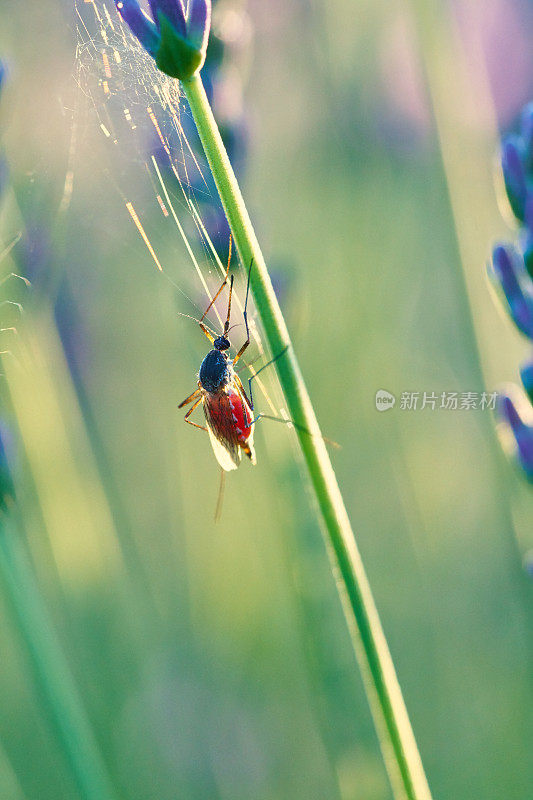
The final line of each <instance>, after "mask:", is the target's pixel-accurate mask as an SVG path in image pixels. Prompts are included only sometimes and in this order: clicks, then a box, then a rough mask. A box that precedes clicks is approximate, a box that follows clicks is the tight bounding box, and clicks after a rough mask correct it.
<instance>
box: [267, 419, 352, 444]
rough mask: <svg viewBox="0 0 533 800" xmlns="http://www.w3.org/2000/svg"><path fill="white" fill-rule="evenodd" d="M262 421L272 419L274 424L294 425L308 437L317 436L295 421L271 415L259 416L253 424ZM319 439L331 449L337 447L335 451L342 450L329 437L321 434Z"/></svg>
mask: <svg viewBox="0 0 533 800" xmlns="http://www.w3.org/2000/svg"><path fill="white" fill-rule="evenodd" d="M260 419H271V420H272V421H273V422H282V423H283V424H284V425H293V426H294V427H295V428H297V429H298V430H299V431H302V432H303V433H307V434H308V436H315V434H313V433H311V431H310V430H309V429H308V428H306V427H304V426H303V425H300V424H299V423H298V422H295V421H294V420H293V419H284V418H283V417H272V416H270V415H269V414H262V413H261V414H258V415H257V417H254V419H253V420H252V422H251V424H252V425H254V424H255V423H256V422H258V421H259V420H260ZM319 438H320V439H322V440H323V441H324V442H326V444H329V445H331V447H335V449H337V450H340V449H341V445H340V444H339V443H338V442H335V441H334V440H333V439H329V438H328V437H327V436H322V434H319Z"/></svg>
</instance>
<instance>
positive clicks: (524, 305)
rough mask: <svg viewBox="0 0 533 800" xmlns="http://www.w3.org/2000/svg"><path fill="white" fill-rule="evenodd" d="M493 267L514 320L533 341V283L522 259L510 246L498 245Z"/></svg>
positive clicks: (493, 256)
mask: <svg viewBox="0 0 533 800" xmlns="http://www.w3.org/2000/svg"><path fill="white" fill-rule="evenodd" d="M492 265H493V268H494V273H495V275H496V277H497V279H498V281H499V282H500V284H501V287H502V289H503V293H504V294H505V297H506V299H507V302H508V304H509V310H510V312H511V316H512V318H513V320H514V321H515V323H516V325H517V327H518V328H519V330H521V331H522V333H524V334H525V335H526V336H527V337H529V339H532V340H533V283H532V281H531V278H530V277H529V275H528V274H527V272H526V270H525V266H524V262H523V260H522V258H521V257H520V255H519V254H518V253H517V252H516V250H515V249H514V248H513V247H511V246H510V245H497V246H496V247H495V248H494V251H493V254H492Z"/></svg>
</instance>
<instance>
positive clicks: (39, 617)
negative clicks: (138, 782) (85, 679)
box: [0, 512, 116, 800]
mask: <svg viewBox="0 0 533 800" xmlns="http://www.w3.org/2000/svg"><path fill="white" fill-rule="evenodd" d="M0 514H1V512H0ZM0 575H1V577H2V582H3V586H4V587H5V592H6V596H7V598H8V600H9V602H10V605H11V608H12V611H13V615H14V616H15V618H16V620H17V627H18V630H19V632H20V635H21V637H22V640H23V642H24V645H25V647H26V650H27V654H28V656H29V661H30V664H31V667H32V670H33V675H34V679H35V683H36V685H37V688H38V690H39V692H40V695H41V697H42V699H43V700H44V702H45V705H46V709H47V712H48V716H49V718H50V720H51V722H52V724H53V726H54V728H55V730H56V733H57V736H58V739H59V741H60V743H61V746H62V749H63V752H64V754H65V757H66V760H67V762H68V764H69V767H70V771H71V773H72V776H73V778H74V781H75V782H76V786H77V788H78V791H79V794H80V797H82V798H84V800H116V795H115V793H114V791H113V789H112V788H111V783H110V780H109V778H108V775H107V771H106V767H105V765H104V763H103V761H102V759H101V757H100V753H99V751H98V746H97V744H96V741H95V739H94V736H93V733H92V729H91V726H90V723H89V721H88V719H87V717H86V714H85V711H84V709H83V706H82V703H81V700H80V698H79V695H78V692H77V690H76V687H75V684H74V681H73V678H72V675H71V672H70V669H69V667H68V664H67V662H66V660H65V657H64V655H63V652H62V649H61V645H60V643H59V641H58V639H57V637H56V635H55V632H54V629H53V626H52V623H51V620H50V619H49V617H48V614H47V612H46V609H45V606H44V604H43V600H42V598H41V596H40V593H39V590H38V588H37V585H36V582H35V577H34V575H33V571H32V568H31V566H30V563H29V559H28V556H27V553H26V551H25V546H24V543H23V542H22V541H21V539H20V531H19V530H18V529H17V527H16V526H15V525H14V524H13V522H12V520H10V519H9V518H8V517H7V516H6V515H4V514H1V516H0Z"/></svg>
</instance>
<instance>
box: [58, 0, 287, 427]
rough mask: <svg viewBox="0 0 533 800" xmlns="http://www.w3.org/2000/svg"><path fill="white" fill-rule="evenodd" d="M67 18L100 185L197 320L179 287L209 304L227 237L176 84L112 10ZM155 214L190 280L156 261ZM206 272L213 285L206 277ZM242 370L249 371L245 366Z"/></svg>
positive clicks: (102, 5)
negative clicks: (101, 156) (109, 190)
mask: <svg viewBox="0 0 533 800" xmlns="http://www.w3.org/2000/svg"><path fill="white" fill-rule="evenodd" d="M75 12H76V34H77V46H76V81H77V85H78V87H79V92H80V93H81V96H82V98H83V99H84V100H85V103H86V106H87V107H88V109H89V114H90V116H91V117H92V118H93V121H94V125H95V127H97V128H98V129H99V130H100V132H101V134H102V136H103V137H104V140H105V143H106V146H109V148H111V157H110V159H109V160H110V162H111V163H112V169H111V170H108V169H106V179H108V180H109V179H110V180H111V184H112V186H113V188H114V190H115V192H116V194H117V197H118V198H119V199H120V201H121V202H122V203H123V207H124V211H125V214H126V215H127V216H128V218H129V219H130V220H131V222H132V224H133V225H134V226H135V228H136V230H137V232H138V234H139V236H140V238H141V240H142V242H143V243H144V246H145V247H146V249H147V251H148V253H149V254H150V256H151V258H152V260H153V263H154V266H155V268H156V270H157V271H158V272H159V273H161V275H162V276H164V277H165V279H166V280H167V281H168V282H169V283H170V284H171V285H172V286H173V287H174V288H175V289H176V290H177V291H178V292H179V293H180V295H181V296H182V297H183V298H184V299H185V300H186V302H187V305H188V307H184V311H183V316H192V317H193V318H195V317H196V318H199V317H200V316H201V314H202V313H203V310H204V308H205V306H204V308H201V305H202V304H203V300H200V296H199V295H196V294H195V298H196V300H192V299H191V298H190V297H189V295H188V294H187V292H186V291H185V290H184V288H183V286H186V287H187V286H196V287H197V288H198V287H201V291H202V292H203V293H204V296H205V298H206V301H207V302H206V303H205V305H207V303H209V302H210V301H211V298H212V296H213V293H214V291H216V290H217V288H218V286H219V285H220V280H222V278H223V276H224V274H225V260H226V259H225V255H224V253H227V247H228V241H229V236H228V228H227V223H226V220H225V217H224V214H223V212H222V207H221V204H220V200H219V198H218V194H217V192H216V187H215V186H214V183H213V180H212V177H211V175H210V173H209V169H208V167H207V165H206V162H205V161H204V156H203V153H202V150H201V145H200V142H199V139H198V135H197V133H196V130H195V128H194V124H193V122H192V119H191V117H190V112H189V110H188V107H187V105H186V103H185V101H184V98H183V96H182V94H181V92H180V85H179V82H178V81H176V80H174V79H172V78H169V77H168V76H166V75H164V74H163V73H161V72H159V70H158V69H157V68H156V66H155V63H154V61H153V59H152V58H151V57H150V56H149V55H148V54H147V53H146V52H145V51H144V50H143V48H142V47H141V46H140V44H138V42H137V41H136V39H135V38H134V37H133V36H132V35H131V34H130V32H129V30H128V29H127V28H126V26H125V25H124V23H123V22H122V20H121V18H120V17H119V15H118V14H117V12H116V10H115V6H114V3H112V2H109V0H75ZM69 185H70V187H71V186H72V177H71V179H70V183H69ZM66 188H67V187H66ZM147 198H148V200H147ZM154 209H155V210H157V213H158V214H161V216H162V217H163V218H164V220H165V224H167V223H168V224H170V225H173V226H174V230H175V233H176V234H177V236H178V237H179V239H180V240H181V241H182V243H183V246H184V248H185V251H186V253H187V256H188V259H189V260H190V265H191V268H192V270H193V271H194V272H193V273H192V274H189V275H187V276H184V275H181V274H179V272H177V271H176V269H177V268H175V267H174V265H172V266H169V265H168V264H166V263H165V262H164V257H163V256H162V255H161V250H162V247H161V245H160V244H159V245H158V238H159V234H158V235H152V233H151V231H150V220H153V214H154ZM213 218H214V220H215V224H214V225H213ZM207 219H209V220H210V225H209V226H208V225H207ZM217 221H218V224H217ZM208 227H209V231H208ZM221 256H222V257H221ZM173 269H174V271H173ZM180 269H181V270H182V269H183V266H181V268H180ZM245 272H246V270H242V273H243V274H245ZM213 273H214V277H215V279H214V280H212V279H211V280H210V279H209V275H213ZM195 276H196V277H195ZM219 276H221V277H220V278H219ZM243 294H244V292H243ZM234 302H235V305H236V307H237V308H238V309H239V310H240V311H241V313H242V310H243V307H244V303H243V300H242V298H241V297H239V294H238V292H237V291H235V292H234ZM185 311H186V312H190V313H185ZM213 311H214V314H215V315H216V317H217V319H218V324H219V325H220V326H222V319H221V315H220V311H219V310H218V309H217V308H216V307H215V306H214V307H213ZM249 311H250V310H249ZM180 313H181V312H180ZM249 322H250V334H251V337H252V341H253V342H254V344H255V348H254V349H255V350H256V352H257V353H258V356H259V359H260V360H261V361H263V360H264V357H265V348H264V346H263V342H262V338H261V334H260V331H259V329H258V326H257V325H256V324H255V320H254V315H253V313H249ZM253 360H254V362H255V361H256V359H255V358H254V359H253ZM258 368H259V367H258ZM250 371H251V372H252V373H254V372H255V370H254V368H253V365H252V366H251V367H250ZM256 384H257V387H258V389H259V391H260V392H261V393H262V394H263V396H264V398H265V399H266V401H267V403H268V405H269V407H270V409H271V411H272V412H273V413H274V414H277V413H278V410H277V409H276V407H275V405H274V403H273V401H272V399H271V397H270V395H269V393H268V392H267V390H266V387H265V385H264V383H263V381H262V380H261V379H260V378H257V379H256Z"/></svg>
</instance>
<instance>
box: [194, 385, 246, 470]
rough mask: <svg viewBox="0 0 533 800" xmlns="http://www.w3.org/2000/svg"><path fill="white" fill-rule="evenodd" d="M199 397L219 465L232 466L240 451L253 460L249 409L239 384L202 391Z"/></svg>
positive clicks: (236, 462)
mask: <svg viewBox="0 0 533 800" xmlns="http://www.w3.org/2000/svg"><path fill="white" fill-rule="evenodd" d="M203 400H204V412H205V418H206V421H207V429H208V432H209V434H210V436H211V444H212V445H213V449H214V451H215V455H216V456H217V459H218V461H219V463H220V464H221V466H222V467H223V468H224V469H235V468H236V467H237V466H238V464H239V462H240V460H241V454H242V453H244V454H245V455H247V456H248V458H249V459H250V461H251V462H252V464H255V462H256V458H255V450H254V443H253V439H254V435H253V434H254V431H253V424H252V423H253V412H252V409H251V408H250V406H249V405H248V402H247V400H246V398H245V397H244V395H243V393H242V392H241V391H240V389H239V387H238V386H237V385H231V384H229V385H226V386H225V387H223V388H221V389H219V390H218V391H217V392H206V393H205V395H204V398H203ZM221 448H222V451H225V452H222V451H221Z"/></svg>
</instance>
